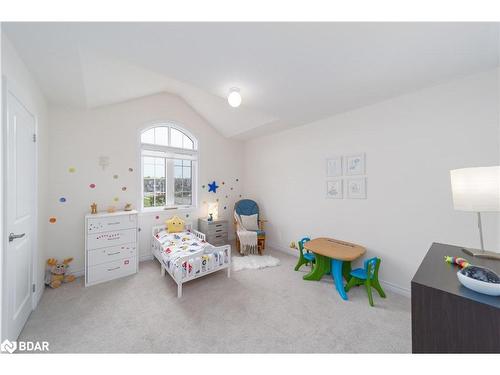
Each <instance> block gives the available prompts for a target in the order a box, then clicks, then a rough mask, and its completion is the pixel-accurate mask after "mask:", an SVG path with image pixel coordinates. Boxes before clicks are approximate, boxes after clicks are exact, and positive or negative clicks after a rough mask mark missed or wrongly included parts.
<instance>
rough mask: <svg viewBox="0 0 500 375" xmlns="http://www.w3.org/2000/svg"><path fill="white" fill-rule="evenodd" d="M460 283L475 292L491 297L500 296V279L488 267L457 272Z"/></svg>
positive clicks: (475, 267)
mask: <svg viewBox="0 0 500 375" xmlns="http://www.w3.org/2000/svg"><path fill="white" fill-rule="evenodd" d="M457 277H458V280H459V281H460V283H461V284H462V285H463V286H465V287H466V288H469V289H471V290H473V291H475V292H478V293H482V294H487V295H490V296H500V277H499V276H498V275H497V274H496V273H495V272H493V271H492V270H490V269H489V268H486V267H480V266H473V265H470V266H468V267H465V268H462V269H461V270H460V271H458V272H457Z"/></svg>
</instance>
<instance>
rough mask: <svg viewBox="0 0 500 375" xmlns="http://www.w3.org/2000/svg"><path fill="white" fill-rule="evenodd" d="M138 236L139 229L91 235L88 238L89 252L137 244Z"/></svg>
mask: <svg viewBox="0 0 500 375" xmlns="http://www.w3.org/2000/svg"><path fill="white" fill-rule="evenodd" d="M136 235H137V229H135V228H134V229H126V230H122V231H111V232H104V233H96V234H90V235H88V236H87V250H93V249H100V248H102V247H109V246H118V245H124V244H127V243H130V242H136Z"/></svg>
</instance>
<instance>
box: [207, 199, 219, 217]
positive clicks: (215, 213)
mask: <svg viewBox="0 0 500 375" xmlns="http://www.w3.org/2000/svg"><path fill="white" fill-rule="evenodd" d="M208 214H209V215H210V214H212V218H213V219H214V220H217V219H218V218H219V204H218V203H217V202H208Z"/></svg>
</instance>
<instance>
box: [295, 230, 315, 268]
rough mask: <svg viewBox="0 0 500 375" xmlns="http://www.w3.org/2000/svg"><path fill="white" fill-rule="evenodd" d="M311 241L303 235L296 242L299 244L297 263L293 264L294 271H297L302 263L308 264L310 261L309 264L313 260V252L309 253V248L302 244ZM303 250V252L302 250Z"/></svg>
mask: <svg viewBox="0 0 500 375" xmlns="http://www.w3.org/2000/svg"><path fill="white" fill-rule="evenodd" d="M309 241H311V239H310V238H309V237H304V238H303V239H301V240H300V241H299V242H298V245H299V261H298V262H297V265H296V266H295V271H298V270H299V268H300V267H301V266H302V265H303V264H308V263H311V265H312V264H313V263H314V262H315V259H316V257H315V256H314V254H313V253H310V252H309V250H307V249H305V248H304V244H305V243H306V242H309ZM304 250H305V252H304Z"/></svg>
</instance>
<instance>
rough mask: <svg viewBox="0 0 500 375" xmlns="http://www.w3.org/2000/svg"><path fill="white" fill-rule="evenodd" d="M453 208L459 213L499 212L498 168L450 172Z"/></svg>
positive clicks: (499, 171)
mask: <svg viewBox="0 0 500 375" xmlns="http://www.w3.org/2000/svg"><path fill="white" fill-rule="evenodd" d="M450 177H451V190H452V193H453V206H454V207H455V210H459V211H474V212H486V211H490V212H491V211H493V212H496V211H500V166H494V167H478V168H462V169H454V170H452V171H450Z"/></svg>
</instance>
